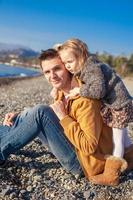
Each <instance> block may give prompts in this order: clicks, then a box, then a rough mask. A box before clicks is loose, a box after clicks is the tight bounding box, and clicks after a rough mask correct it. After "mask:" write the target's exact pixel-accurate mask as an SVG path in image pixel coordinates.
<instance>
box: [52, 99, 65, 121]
mask: <svg viewBox="0 0 133 200" xmlns="http://www.w3.org/2000/svg"><path fill="white" fill-rule="evenodd" d="M50 107H51V108H52V109H53V111H54V112H55V113H56V115H57V116H58V118H59V119H60V120H61V119H63V118H64V117H65V116H66V115H67V111H66V109H65V106H64V103H63V101H57V102H55V103H54V104H51V105H50Z"/></svg>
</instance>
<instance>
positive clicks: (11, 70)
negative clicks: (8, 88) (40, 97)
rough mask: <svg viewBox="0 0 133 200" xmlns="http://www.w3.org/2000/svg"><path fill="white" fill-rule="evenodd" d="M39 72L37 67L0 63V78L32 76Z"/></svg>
mask: <svg viewBox="0 0 133 200" xmlns="http://www.w3.org/2000/svg"><path fill="white" fill-rule="evenodd" d="M40 74H41V73H40V71H39V69H33V68H32V69H31V68H27V67H20V66H10V65H5V64H0V78H18V77H32V76H38V75H40Z"/></svg>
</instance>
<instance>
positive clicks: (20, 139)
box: [0, 105, 82, 174]
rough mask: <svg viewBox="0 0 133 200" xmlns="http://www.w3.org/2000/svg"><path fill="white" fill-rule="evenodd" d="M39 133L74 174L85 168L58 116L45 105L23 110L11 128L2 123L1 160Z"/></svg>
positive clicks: (0, 128)
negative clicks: (80, 162) (81, 165)
mask: <svg viewBox="0 0 133 200" xmlns="http://www.w3.org/2000/svg"><path fill="white" fill-rule="evenodd" d="M39 135H43V141H45V144H46V145H47V146H48V147H49V148H50V150H51V152H52V153H53V154H54V155H55V157H56V158H57V159H58V161H59V162H60V163H61V165H62V166H63V167H64V168H65V169H66V170H67V171H69V172H71V173H72V174H79V173H80V172H81V171H82V170H81V167H80V164H79V161H78V159H77V156H76V153H75V150H74V147H73V145H72V144H71V143H70V142H69V140H68V139H67V138H66V137H65V135H64V131H63V128H62V126H61V125H60V123H59V119H58V117H57V116H56V114H55V113H54V111H53V110H52V109H51V108H50V107H49V106H44V105H37V106H35V107H33V108H30V109H28V110H27V111H23V112H22V113H21V114H20V115H18V116H17V117H16V119H15V120H14V125H13V126H12V127H8V126H0V159H1V160H6V159H7V158H8V156H9V155H10V154H12V153H14V152H16V151H17V150H19V149H20V148H22V147H24V146H25V145H26V144H28V143H29V142H30V141H32V140H33V139H34V138H36V137H38V136H39Z"/></svg>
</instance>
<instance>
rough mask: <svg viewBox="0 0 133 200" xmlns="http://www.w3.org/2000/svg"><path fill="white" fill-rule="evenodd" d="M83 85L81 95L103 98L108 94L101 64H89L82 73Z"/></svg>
mask: <svg viewBox="0 0 133 200" xmlns="http://www.w3.org/2000/svg"><path fill="white" fill-rule="evenodd" d="M80 78H81V81H82V82H83V85H82V86H81V89H80V95H81V96H83V97H88V98H92V99H101V98H103V97H104V96H105V94H106V87H105V78H104V74H103V73H102V70H101V67H100V64H91V65H87V66H86V67H85V69H84V70H83V72H82V73H81V77H80Z"/></svg>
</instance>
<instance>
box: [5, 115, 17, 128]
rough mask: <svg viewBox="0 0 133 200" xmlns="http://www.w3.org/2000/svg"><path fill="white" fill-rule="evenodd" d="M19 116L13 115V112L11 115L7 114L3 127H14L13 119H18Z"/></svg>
mask: <svg viewBox="0 0 133 200" xmlns="http://www.w3.org/2000/svg"><path fill="white" fill-rule="evenodd" d="M17 115H18V113H16V112H15V113H13V112H11V113H7V114H6V115H5V119H4V121H3V125H4V126H12V125H13V118H14V117H16V116H17Z"/></svg>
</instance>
